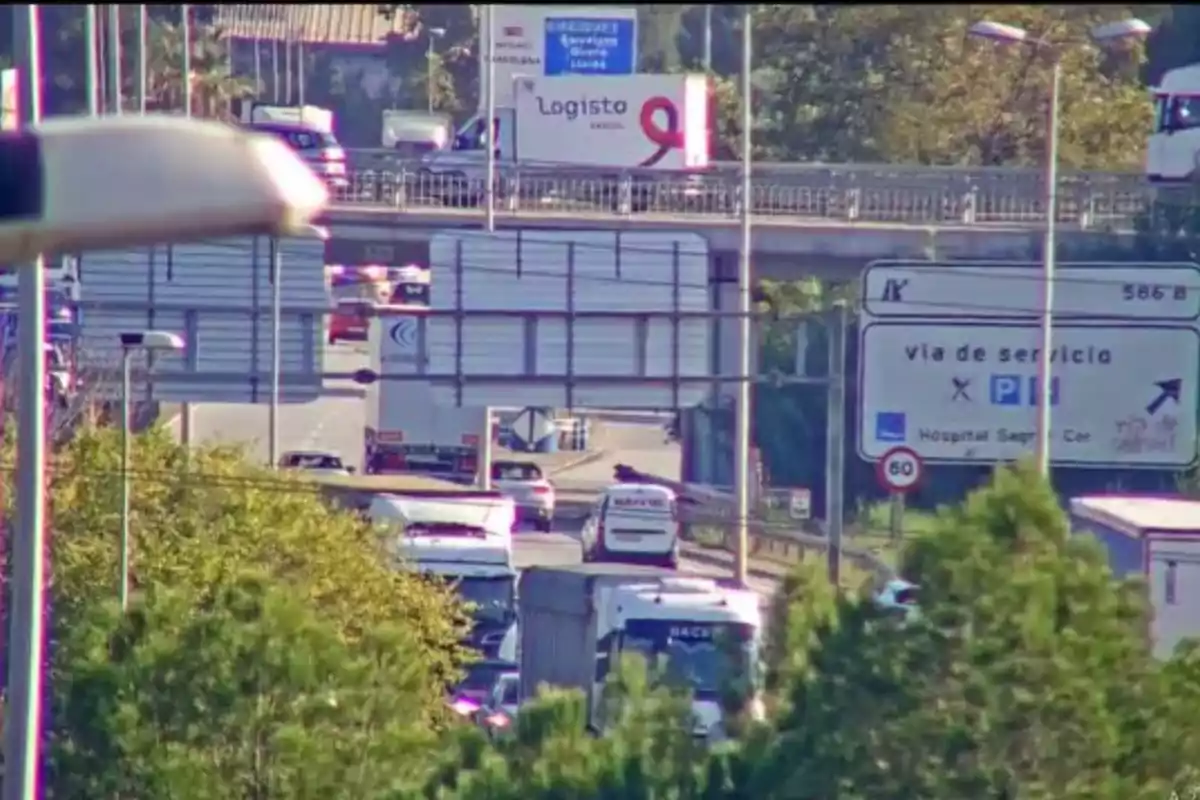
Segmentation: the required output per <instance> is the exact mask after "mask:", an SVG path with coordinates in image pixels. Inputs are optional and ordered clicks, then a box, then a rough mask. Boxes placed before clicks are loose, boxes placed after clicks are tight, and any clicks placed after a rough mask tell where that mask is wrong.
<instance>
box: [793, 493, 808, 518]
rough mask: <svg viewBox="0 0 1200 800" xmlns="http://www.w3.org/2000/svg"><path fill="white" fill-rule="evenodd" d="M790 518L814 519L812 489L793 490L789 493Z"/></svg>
mask: <svg viewBox="0 0 1200 800" xmlns="http://www.w3.org/2000/svg"><path fill="white" fill-rule="evenodd" d="M788 516H789V517H791V518H792V519H810V518H811V517H812V490H811V489H792V490H790V491H789V492H788Z"/></svg>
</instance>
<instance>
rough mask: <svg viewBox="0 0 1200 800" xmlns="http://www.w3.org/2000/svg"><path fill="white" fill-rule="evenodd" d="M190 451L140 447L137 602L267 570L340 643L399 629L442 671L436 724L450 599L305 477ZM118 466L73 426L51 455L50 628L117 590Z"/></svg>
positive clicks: (101, 432) (431, 697)
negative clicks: (163, 591) (140, 596)
mask: <svg viewBox="0 0 1200 800" xmlns="http://www.w3.org/2000/svg"><path fill="white" fill-rule="evenodd" d="M185 456H186V454H185V452H184V450H183V449H181V448H180V447H179V446H178V445H176V444H174V442H173V441H172V440H171V438H170V435H169V434H168V433H167V432H165V431H162V430H154V431H151V432H148V433H146V434H143V435H141V436H138V437H137V438H136V440H135V442H134V447H133V460H132V464H133V469H134V470H135V472H134V474H133V476H132V490H133V491H132V503H131V508H132V513H131V520H132V560H131V561H132V565H133V569H132V577H133V587H134V593H135V595H136V594H137V593H139V592H141V591H150V590H155V589H157V588H158V587H163V586H173V587H178V588H180V589H187V588H189V587H190V588H191V589H192V590H194V591H195V592H197V593H199V592H204V591H211V590H212V589H213V588H214V587H219V586H221V585H223V584H224V583H226V582H230V581H234V582H236V581H238V580H240V579H241V577H242V576H243V575H245V574H247V573H250V574H253V575H259V574H262V575H265V576H268V577H269V578H271V579H272V580H274V581H276V582H277V583H278V584H279V585H280V586H283V587H287V588H288V589H289V590H290V591H293V592H295V593H296V595H297V596H298V597H300V598H302V599H303V600H304V601H305V602H306V603H308V604H310V605H311V607H312V608H313V609H314V613H316V614H318V615H319V616H320V617H321V618H323V619H325V620H327V621H329V623H330V624H332V625H334V626H335V627H336V628H337V630H339V631H340V635H341V636H342V637H343V638H345V639H346V640H347V641H353V640H357V639H359V638H361V637H362V636H364V635H365V634H366V633H367V632H369V631H372V630H374V629H376V628H378V627H380V626H384V625H388V624H393V623H395V624H403V625H406V626H407V627H408V628H409V629H410V630H411V631H412V634H413V636H414V637H415V641H417V642H418V643H419V645H420V653H421V658H422V659H423V660H422V662H421V663H422V664H428V665H429V669H431V670H432V671H433V673H434V674H436V675H438V676H439V681H435V682H433V683H431V684H429V685H428V686H426V687H425V689H424V691H423V693H422V695H421V697H420V700H421V702H422V707H423V708H424V709H425V710H426V716H427V717H428V718H430V719H433V718H436V716H437V715H438V714H440V709H441V699H442V695H441V692H442V686H443V685H444V682H445V680H447V679H449V678H450V677H451V676H452V675H453V674H454V673H455V670H456V669H457V667H458V665H459V664H460V663H461V659H462V655H463V653H462V651H460V650H459V648H458V646H457V645H456V642H458V641H459V640H460V638H461V637H462V635H463V633H464V632H465V630H466V627H465V624H466V622H465V618H464V616H463V614H462V613H461V608H460V606H459V604H458V602H457V601H456V600H455V599H454V597H453V596H452V595H451V594H450V593H449V591H448V590H446V589H443V588H439V587H436V586H433V585H431V584H430V583H429V582H427V581H424V580H422V579H420V578H419V577H417V576H416V575H414V574H411V573H409V572H407V571H404V570H398V569H396V568H395V567H394V565H393V564H391V563H389V562H390V554H389V553H388V550H387V547H386V543H385V542H381V541H379V540H378V538H377V536H376V534H375V533H374V532H373V531H372V530H370V529H369V528H368V526H366V525H364V524H362V523H361V522H360V521H358V520H357V519H355V518H353V517H351V516H350V515H348V514H344V513H341V512H336V511H333V510H331V509H330V508H329V507H327V506H326V505H325V504H324V503H323V502H322V501H321V499H320V497H319V496H318V494H317V492H316V491H315V487H314V485H313V484H311V483H310V482H307V481H305V480H304V479H302V478H296V477H290V476H287V475H282V474H279V473H274V472H269V471H266V470H263V469H261V468H257V467H253V466H249V465H248V464H247V463H246V461H245V460H244V459H243V456H242V453H241V452H240V451H239V450H236V449H230V448H211V449H198V450H194V451H193V452H192V453H191V454H190V458H186V457H185ZM119 469H120V447H119V436H118V434H117V432H116V431H113V430H111V429H84V430H81V431H79V432H77V433H76V435H75V437H74V438H73V440H72V441H71V442H70V443H68V444H67V445H66V446H65V447H64V448H62V449H61V450H60V451H59V452H58V453H56V454H55V459H54V474H53V484H52V491H51V519H52V520H53V529H54V537H53V564H54V585H53V602H54V611H55V621H56V628H60V627H64V626H69V625H71V624H73V620H75V619H79V618H81V617H82V615H83V614H85V613H86V612H87V610H88V609H89V608H91V607H93V606H96V605H98V604H101V603H103V602H104V601H106V600H107V599H109V598H112V597H115V596H116V590H117V575H118V573H117V569H118V561H117V557H118V548H117V541H118V539H117V537H118V531H119V529H120V524H119V508H120V505H119V490H120V482H119V477H120V474H119ZM4 497H5V498H10V497H12V493H11V492H8V491H6V492H4Z"/></svg>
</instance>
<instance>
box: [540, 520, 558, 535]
mask: <svg viewBox="0 0 1200 800" xmlns="http://www.w3.org/2000/svg"><path fill="white" fill-rule="evenodd" d="M553 527H554V520H553V519H539V520H538V521H537V529H538V530H539V531H541V532H542V533H549V532H550V530H551V528H553Z"/></svg>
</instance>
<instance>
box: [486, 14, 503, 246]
mask: <svg viewBox="0 0 1200 800" xmlns="http://www.w3.org/2000/svg"><path fill="white" fill-rule="evenodd" d="M495 20H496V6H495V5H494V4H492V3H488V5H487V54H486V55H485V58H487V109H486V117H485V118H486V119H487V123H486V124H487V148H488V150H487V186H486V187H484V190H483V194H484V200H485V201H487V212H486V213H487V229H488V233H492V232H494V231H495V230H496V198H495V188H496V139H497V138H498V137H497V136H496V133H497V132H498V129H499V127H500V126H499V125H497V124H496V30H495Z"/></svg>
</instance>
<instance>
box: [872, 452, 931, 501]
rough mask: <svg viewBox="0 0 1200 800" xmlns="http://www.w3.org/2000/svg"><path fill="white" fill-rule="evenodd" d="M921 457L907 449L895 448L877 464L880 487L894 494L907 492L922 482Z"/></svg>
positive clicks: (922, 466)
mask: <svg viewBox="0 0 1200 800" xmlns="http://www.w3.org/2000/svg"><path fill="white" fill-rule="evenodd" d="M923 469H924V465H923V464H922V463H921V457H920V456H919V455H917V454H916V452H915V451H913V450H910V449H909V448H907V447H893V448H892V449H891V450H888V451H887V452H886V453H884V454H883V457H882V458H880V459H879V462H878V463H876V464H875V474H876V475H877V476H878V477H879V485H880V486H882V487H883V488H885V489H887V490H888V491H892V492H907V491H908V490H909V489H912V488H913V487H914V486H916V485H917V484H918V483H919V482H920V480H921V472H922V470H923Z"/></svg>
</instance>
